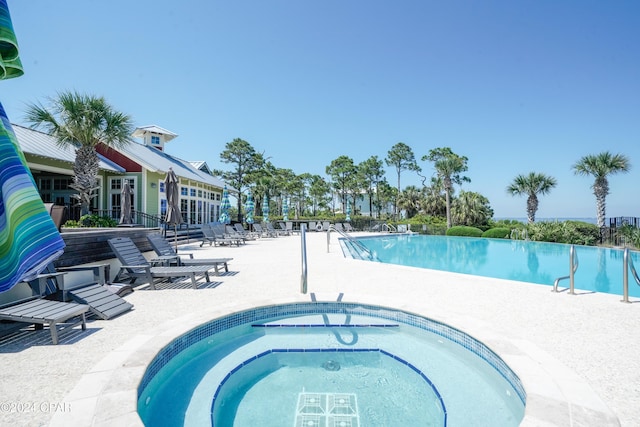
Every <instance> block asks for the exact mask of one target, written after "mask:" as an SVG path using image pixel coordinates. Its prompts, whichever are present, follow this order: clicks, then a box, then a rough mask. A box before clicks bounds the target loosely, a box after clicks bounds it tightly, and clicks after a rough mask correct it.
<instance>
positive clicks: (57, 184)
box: [53, 178, 73, 190]
mask: <svg viewBox="0 0 640 427" xmlns="http://www.w3.org/2000/svg"><path fill="white" fill-rule="evenodd" d="M71 183H73V180H72V179H71V178H63V179H54V180H53V189H54V190H68V189H69V184H71Z"/></svg>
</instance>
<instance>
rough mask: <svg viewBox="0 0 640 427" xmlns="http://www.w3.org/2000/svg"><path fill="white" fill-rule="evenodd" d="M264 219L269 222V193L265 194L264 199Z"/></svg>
mask: <svg viewBox="0 0 640 427" xmlns="http://www.w3.org/2000/svg"><path fill="white" fill-rule="evenodd" d="M262 221H263V222H269V195H267V194H265V195H264V199H263V200H262Z"/></svg>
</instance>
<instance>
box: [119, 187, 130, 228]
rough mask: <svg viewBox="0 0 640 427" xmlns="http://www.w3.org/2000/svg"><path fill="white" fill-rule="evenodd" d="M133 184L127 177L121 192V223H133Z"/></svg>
mask: <svg viewBox="0 0 640 427" xmlns="http://www.w3.org/2000/svg"><path fill="white" fill-rule="evenodd" d="M132 194H133V192H132V191H131V186H130V185H129V180H128V179H125V180H124V184H123V185H122V193H121V194H120V224H131V223H132V222H133V221H131V195H132Z"/></svg>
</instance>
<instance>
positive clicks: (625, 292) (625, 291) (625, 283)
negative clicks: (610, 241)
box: [622, 248, 640, 303]
mask: <svg viewBox="0 0 640 427" xmlns="http://www.w3.org/2000/svg"><path fill="white" fill-rule="evenodd" d="M622 268H623V270H622V302H629V303H630V302H631V301H629V269H631V274H632V275H633V278H634V279H636V283H637V284H638V285H639V286H640V277H638V272H637V271H636V268H635V267H634V266H633V258H631V255H630V254H629V248H624V253H623V255H622Z"/></svg>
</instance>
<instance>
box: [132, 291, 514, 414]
mask: <svg viewBox="0 0 640 427" xmlns="http://www.w3.org/2000/svg"><path fill="white" fill-rule="evenodd" d="M525 401H526V394H525V392H524V389H523V387H522V384H521V383H520V380H519V379H518V377H517V376H516V375H515V374H514V373H513V371H511V369H510V368H509V367H508V366H507V365H506V364H505V363H504V361H503V360H502V359H501V358H500V357H498V356H497V355H496V354H495V353H493V352H492V351H491V350H490V349H489V348H487V347H486V346H485V345H484V344H482V343H480V342H478V341H476V340H474V339H473V338H471V337H470V336H468V335H466V334H465V333H463V332H461V331H459V330H457V329H454V328H451V327H449V326H447V325H444V324H442V323H439V322H436V321H433V320H430V319H427V318H424V317H420V316H416V315H414V314H411V313H406V312H402V311H398V310H391V309H386V308H383V307H379V306H370V305H360V304H353V303H341V302H322V303H318V302H315V303H294V304H284V305H278V306H269V307H259V308H255V309H251V310H247V311H243V312H239V313H234V314H232V315H229V316H225V317H223V318H220V319H216V320H214V321H211V322H208V323H206V324H204V325H201V326H200V327H197V328H196V329H194V330H192V331H191V332H189V333H187V334H185V335H183V336H181V337H179V338H177V339H175V340H174V341H173V342H172V343H171V344H170V345H168V346H167V347H165V348H164V349H163V350H162V351H161V352H160V353H159V354H158V355H157V356H156V357H155V358H154V360H153V362H152V363H151V364H150V365H149V367H148V368H147V371H146V372H145V375H144V377H143V380H142V382H141V384H140V386H139V388H138V412H139V414H140V417H141V419H142V420H143V422H144V423H145V425H150V426H151V425H153V426H168V425H171V426H174V425H194V426H196V425H197V426H201V425H213V426H225V427H226V426H231V425H234V426H249V425H260V426H264V427H268V426H282V425H285V426H296V425H300V426H309V427H312V426H324V425H336V426H342V425H344V426H349V425H361V426H365V425H366V426H388V425H436V426H456V425H469V422H470V420H473V421H474V425H487V426H493V425H501V426H516V425H518V424H519V423H520V421H521V420H522V418H523V416H524V404H525Z"/></svg>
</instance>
